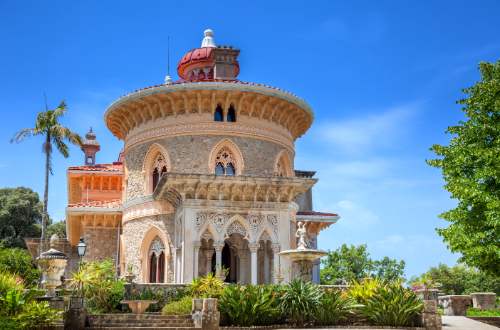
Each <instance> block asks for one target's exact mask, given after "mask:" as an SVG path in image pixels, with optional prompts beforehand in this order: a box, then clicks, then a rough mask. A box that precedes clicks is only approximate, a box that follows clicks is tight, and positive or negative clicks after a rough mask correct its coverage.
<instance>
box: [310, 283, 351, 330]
mask: <svg viewBox="0 0 500 330" xmlns="http://www.w3.org/2000/svg"><path fill="white" fill-rule="evenodd" d="M355 306H356V305H355V301H354V300H353V299H352V298H351V297H349V296H347V295H343V294H342V293H341V292H340V291H339V290H327V291H325V293H324V294H323V297H321V306H320V307H319V308H318V309H317V311H316V314H315V320H316V323H317V324H318V325H337V324H343V323H345V321H346V320H347V319H348V317H349V316H350V315H351V314H352V312H353V310H354V308H355Z"/></svg>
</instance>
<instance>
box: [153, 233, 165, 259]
mask: <svg viewBox="0 0 500 330" xmlns="http://www.w3.org/2000/svg"><path fill="white" fill-rule="evenodd" d="M164 251H165V246H164V245H163V242H162V241H161V240H160V238H158V237H156V238H155V239H154V240H153V242H151V247H150V248H149V254H150V255H151V254H153V253H154V254H156V255H157V256H159V255H160V253H162V252H164Z"/></svg>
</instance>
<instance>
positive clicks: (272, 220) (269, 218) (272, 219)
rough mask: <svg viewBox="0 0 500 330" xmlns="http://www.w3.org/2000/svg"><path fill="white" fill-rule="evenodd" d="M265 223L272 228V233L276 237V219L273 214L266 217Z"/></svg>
mask: <svg viewBox="0 0 500 330" xmlns="http://www.w3.org/2000/svg"><path fill="white" fill-rule="evenodd" d="M267 222H268V223H269V224H270V225H271V227H272V228H273V232H274V233H275V234H276V235H278V217H277V216H276V215H275V214H269V215H267Z"/></svg>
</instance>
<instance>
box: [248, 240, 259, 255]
mask: <svg viewBox="0 0 500 330" xmlns="http://www.w3.org/2000/svg"><path fill="white" fill-rule="evenodd" d="M259 248H260V244H259V243H258V242H253V243H248V249H249V250H250V252H252V253H256V252H257V251H258V250H259Z"/></svg>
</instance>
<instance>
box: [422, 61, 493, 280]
mask: <svg viewBox="0 0 500 330" xmlns="http://www.w3.org/2000/svg"><path fill="white" fill-rule="evenodd" d="M479 69H480V72H481V80H480V81H479V82H477V83H476V84H475V85H474V86H472V87H470V88H466V89H464V93H465V94H466V95H467V98H465V99H463V100H460V101H458V103H459V104H462V105H463V108H462V110H463V111H464V113H465V117H466V120H464V121H460V122H459V123H458V124H457V125H455V126H450V127H448V129H447V130H446V132H447V133H449V134H452V136H453V137H452V139H451V141H450V144H449V145H447V146H443V145H434V146H432V148H431V150H433V151H434V152H435V153H436V155H438V156H439V158H438V159H433V160H429V161H428V163H429V164H430V165H431V166H434V167H438V168H440V169H441V170H442V173H443V177H444V180H445V182H446V184H445V186H444V187H445V188H446V190H448V191H449V192H450V193H451V197H452V198H454V199H456V200H457V202H458V203H457V206H456V207H455V208H454V209H452V210H449V211H447V212H444V213H443V214H441V215H440V217H441V218H443V219H445V220H446V221H449V222H450V223H451V224H450V226H449V227H448V228H442V229H437V231H438V233H439V234H440V235H441V236H442V237H443V238H444V241H445V242H446V243H447V244H448V246H449V247H450V249H451V250H452V251H453V252H460V253H461V254H462V257H461V261H462V262H465V263H466V264H467V265H469V266H473V267H477V268H479V269H480V270H483V271H486V272H489V273H491V274H495V275H497V276H498V275H500V267H499V265H500V61H497V62H496V63H481V64H480V65H479Z"/></svg>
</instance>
